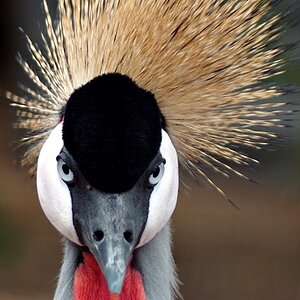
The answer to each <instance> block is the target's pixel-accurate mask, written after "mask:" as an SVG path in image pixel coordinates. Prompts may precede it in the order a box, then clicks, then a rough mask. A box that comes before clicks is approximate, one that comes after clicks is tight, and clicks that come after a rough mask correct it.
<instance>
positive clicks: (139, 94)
mask: <svg viewBox="0 0 300 300" xmlns="http://www.w3.org/2000/svg"><path fill="white" fill-rule="evenodd" d="M162 120H163V118H162V116H161V113H160V110H159V108H158V105H157V103H156V100H155V97H154V95H153V94H152V93H150V92H148V91H145V90H143V89H142V88H140V87H138V86H137V85H136V84H135V83H134V82H133V81H132V80H131V79H130V78H129V77H127V76H124V75H120V74H116V73H114V74H105V75H101V76H99V77H97V78H95V79H93V80H92V81H90V82H89V83H87V84H86V85H84V86H82V87H80V88H79V89H78V90H76V91H74V93H73V94H72V95H71V97H70V99H69V101H68V103H67V106H66V109H65V116H64V125H63V140H64V145H65V147H66V148H67V150H68V151H69V152H70V154H71V155H72V156H73V158H74V159H75V161H76V162H77V164H78V166H79V168H80V170H81V172H82V174H83V175H84V176H85V178H86V179H87V180H88V181H89V182H90V184H91V185H92V186H94V187H95V188H97V189H99V190H100V191H103V192H107V193H121V192H125V191H128V190H129V189H131V188H132V187H133V186H134V185H135V183H136V182H137V180H138V179H139V177H140V176H141V175H142V174H143V172H144V171H145V169H146V168H147V167H148V166H149V164H150V162H151V161H152V160H153V158H154V157H155V155H156V154H157V152H158V151H159V147H160V144H161V128H162V127H161V126H162V124H161V122H162Z"/></svg>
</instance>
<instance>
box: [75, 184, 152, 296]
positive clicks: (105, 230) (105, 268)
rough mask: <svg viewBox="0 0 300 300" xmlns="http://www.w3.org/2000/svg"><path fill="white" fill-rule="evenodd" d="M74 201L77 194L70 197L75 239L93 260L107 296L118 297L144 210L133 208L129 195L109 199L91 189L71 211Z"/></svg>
mask: <svg viewBox="0 0 300 300" xmlns="http://www.w3.org/2000/svg"><path fill="white" fill-rule="evenodd" d="M81 196H83V194H81ZM77 197H80V193H78V191H77V192H76V193H74V194H73V193H72V198H73V211H74V215H73V217H74V224H75V228H76V230H77V233H78V236H79V237H80V239H81V241H82V243H83V244H84V245H85V246H87V247H88V248H89V250H90V252H91V253H92V254H93V256H94V257H95V259H96V260H97V262H98V264H99V267H100V268H101V270H102V272H103V274H104V276H105V278H106V281H107V285H108V288H109V290H110V293H111V294H120V293H121V291H122V287H123V282H124V278H125V275H126V270H127V266H128V264H129V263H130V261H131V257H132V252H133V250H134V248H135V246H136V245H137V243H138V242H139V239H140V235H141V233H142V232H143V230H144V226H145V224H146V221H147V215H148V207H147V206H142V205H141V206H139V205H136V203H138V202H137V199H136V198H135V197H133V196H132V193H131V192H128V193H123V194H118V195H112V194H104V193H101V192H99V191H97V190H95V189H93V190H91V191H88V192H87V191H85V193H84V197H85V199H82V198H79V199H80V202H79V203H81V205H78V206H77V207H76V208H75V209H74V207H75V203H76V201H77V200H76V198H77ZM74 200H75V201H74ZM82 203H83V205H82Z"/></svg>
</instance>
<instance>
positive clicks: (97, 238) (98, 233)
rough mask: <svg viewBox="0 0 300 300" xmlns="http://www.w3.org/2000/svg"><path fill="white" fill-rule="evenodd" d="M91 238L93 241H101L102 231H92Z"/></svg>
mask: <svg viewBox="0 0 300 300" xmlns="http://www.w3.org/2000/svg"><path fill="white" fill-rule="evenodd" d="M93 238H94V240H95V241H97V242H101V241H102V240H103V238H104V233H103V231H102V230H96V231H95V232H94V233H93Z"/></svg>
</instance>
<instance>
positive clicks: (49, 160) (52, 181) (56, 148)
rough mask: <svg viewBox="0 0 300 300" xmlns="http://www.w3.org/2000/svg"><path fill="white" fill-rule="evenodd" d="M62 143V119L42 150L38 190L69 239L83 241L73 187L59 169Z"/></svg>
mask: <svg viewBox="0 0 300 300" xmlns="http://www.w3.org/2000/svg"><path fill="white" fill-rule="evenodd" d="M63 145H64V144H63V139H62V123H60V124H58V125H57V126H56V127H55V128H54V129H53V131H52V132H51V134H50V136H49V137H48V139H47V140H46V142H45V144H44V145H43V148H42V150H41V152H40V155H39V159H38V166H37V191H38V196H39V200H40V203H41V206H42V209H43V211H44V213H45V214H46V216H47V218H48V219H49V221H50V222H51V223H52V225H53V226H54V227H55V228H56V229H57V230H58V231H59V232H60V233H61V234H62V235H64V236H65V237H67V238H68V239H69V240H71V241H73V242H74V243H76V244H79V245H81V243H80V242H79V240H78V237H77V234H76V231H75V228H74V225H73V218H72V200H71V195H70V191H69V188H68V187H67V185H66V184H65V183H64V182H63V181H62V180H61V178H60V177H59V174H58V172H57V161H56V157H57V156H58V155H59V153H60V151H61V149H62V148H63Z"/></svg>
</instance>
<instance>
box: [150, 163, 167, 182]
mask: <svg viewBox="0 0 300 300" xmlns="http://www.w3.org/2000/svg"><path fill="white" fill-rule="evenodd" d="M164 172H165V162H162V163H161V164H160V165H159V166H158V167H157V168H156V169H155V170H154V172H153V173H152V174H151V176H150V177H149V183H150V184H151V185H152V186H154V185H156V184H158V183H159V182H160V180H161V178H162V177H163V175H164Z"/></svg>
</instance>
